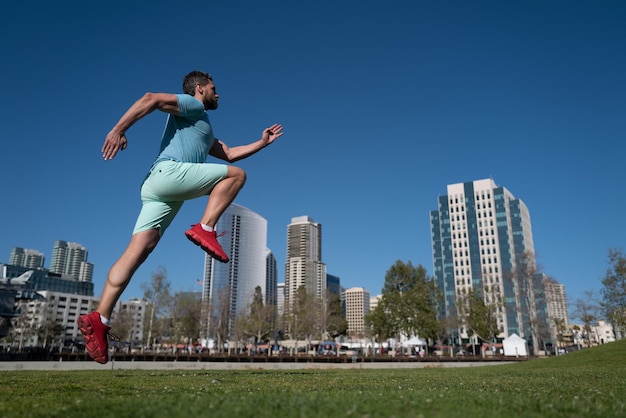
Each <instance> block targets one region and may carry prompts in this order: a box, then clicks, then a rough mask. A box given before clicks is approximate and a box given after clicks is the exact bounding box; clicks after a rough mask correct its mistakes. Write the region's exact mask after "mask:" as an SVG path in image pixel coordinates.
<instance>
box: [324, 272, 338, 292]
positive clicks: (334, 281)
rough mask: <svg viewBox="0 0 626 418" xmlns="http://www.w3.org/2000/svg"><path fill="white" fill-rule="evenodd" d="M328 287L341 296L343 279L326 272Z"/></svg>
mask: <svg viewBox="0 0 626 418" xmlns="http://www.w3.org/2000/svg"><path fill="white" fill-rule="evenodd" d="M326 289H327V290H328V291H329V292H331V293H334V294H335V295H337V296H339V297H341V279H340V278H339V277H338V276H334V275H332V274H326Z"/></svg>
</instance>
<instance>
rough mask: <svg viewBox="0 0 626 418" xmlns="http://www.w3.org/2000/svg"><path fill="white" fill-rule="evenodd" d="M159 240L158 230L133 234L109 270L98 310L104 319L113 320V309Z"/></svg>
mask: <svg viewBox="0 0 626 418" xmlns="http://www.w3.org/2000/svg"><path fill="white" fill-rule="evenodd" d="M159 238H160V235H159V230H158V229H149V230H147V231H141V232H137V233H136V234H133V236H132V237H131V239H130V243H129V244H128V247H126V250H125V251H124V253H123V254H122V256H121V257H120V258H119V259H118V260H117V261H116V262H115V264H113V266H112V267H111V269H110V270H109V274H108V276H107V281H106V283H105V284H104V289H103V290H102V296H101V297H100V303H99V304H98V308H97V309H96V311H97V312H98V313H99V314H101V315H102V316H103V317H105V318H107V319H109V318H111V313H112V312H113V308H114V307H115V304H116V303H117V301H118V299H119V298H120V296H121V295H122V292H124V289H126V286H128V283H129V282H130V279H131V278H132V276H133V274H134V273H135V271H137V269H138V268H139V266H141V264H142V263H143V262H144V261H146V258H148V255H150V253H151V252H152V250H154V248H155V247H156V245H157V244H158V242H159Z"/></svg>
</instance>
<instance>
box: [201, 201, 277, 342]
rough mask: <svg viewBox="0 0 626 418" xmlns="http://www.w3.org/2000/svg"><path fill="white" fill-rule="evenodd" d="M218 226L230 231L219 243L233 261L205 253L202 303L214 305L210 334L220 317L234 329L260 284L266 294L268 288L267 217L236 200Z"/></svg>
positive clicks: (218, 228)
mask: <svg viewBox="0 0 626 418" xmlns="http://www.w3.org/2000/svg"><path fill="white" fill-rule="evenodd" d="M215 229H216V231H218V232H220V231H226V234H225V235H224V237H223V238H220V239H219V242H220V244H221V245H222V248H223V249H224V251H225V252H226V254H227V255H228V257H229V258H230V261H229V262H228V263H220V262H219V261H217V260H215V259H213V258H212V257H211V256H209V255H208V254H207V255H206V256H205V260H204V278H203V284H202V302H203V304H205V305H206V306H209V305H210V310H211V315H206V318H207V321H208V323H207V324H206V327H205V329H206V332H207V336H209V337H211V336H213V334H214V326H215V324H216V322H215V321H217V319H216V318H224V319H225V320H227V321H228V329H229V330H231V331H232V325H233V322H234V320H235V319H236V317H237V315H239V314H241V313H243V312H244V311H245V308H246V307H247V306H248V305H249V304H250V302H251V301H252V297H253V295H254V291H255V288H256V287H257V286H259V287H260V288H261V291H262V292H263V295H266V290H267V289H266V286H267V271H268V250H267V220H265V219H264V218H263V217H261V216H260V215H258V214H257V213H255V212H253V211H251V210H250V209H248V208H245V207H243V206H241V205H238V204H235V203H233V204H231V205H230V206H229V207H228V208H227V209H226V211H225V212H224V214H223V215H222V216H221V217H220V219H219V221H218V222H217V225H216V227H215ZM270 264H271V261H270ZM270 270H271V268H270Z"/></svg>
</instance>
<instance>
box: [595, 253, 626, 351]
mask: <svg viewBox="0 0 626 418" xmlns="http://www.w3.org/2000/svg"><path fill="white" fill-rule="evenodd" d="M609 264H610V268H609V269H607V272H606V275H605V276H604V279H602V286H603V287H602V289H601V290H600V292H601V295H602V301H601V302H600V306H601V308H602V312H603V314H604V315H605V316H606V319H607V321H609V323H610V324H611V326H612V327H613V333H614V334H615V337H616V338H618V339H619V338H623V337H624V335H626V256H625V255H624V253H623V251H622V250H620V249H616V248H613V249H611V250H609Z"/></svg>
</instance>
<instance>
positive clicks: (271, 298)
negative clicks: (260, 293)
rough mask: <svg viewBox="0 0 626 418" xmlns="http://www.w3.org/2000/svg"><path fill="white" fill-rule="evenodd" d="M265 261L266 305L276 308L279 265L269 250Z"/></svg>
mask: <svg viewBox="0 0 626 418" xmlns="http://www.w3.org/2000/svg"><path fill="white" fill-rule="evenodd" d="M265 261H266V262H265V304H266V305H271V306H276V291H277V285H278V264H277V263H276V257H275V256H274V253H272V251H270V250H269V249H268V250H267V252H266V258H265Z"/></svg>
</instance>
